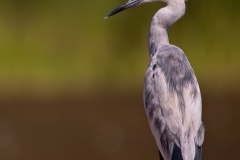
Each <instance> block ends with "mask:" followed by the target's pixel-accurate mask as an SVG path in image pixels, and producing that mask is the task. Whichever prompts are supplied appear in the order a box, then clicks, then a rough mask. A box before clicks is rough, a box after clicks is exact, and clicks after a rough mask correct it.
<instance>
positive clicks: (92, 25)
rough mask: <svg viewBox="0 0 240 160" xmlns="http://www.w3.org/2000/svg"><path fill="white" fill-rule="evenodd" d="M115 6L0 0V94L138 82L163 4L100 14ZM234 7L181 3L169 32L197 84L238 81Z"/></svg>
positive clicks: (233, 0) (221, 84)
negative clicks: (182, 10) (153, 23)
mask: <svg viewBox="0 0 240 160" xmlns="http://www.w3.org/2000/svg"><path fill="white" fill-rule="evenodd" d="M121 3H123V2H122V1H95V2H94V1H85V2H84V1H76V0H71V1H63V0H59V1H55V0H49V1H46V0H44V1H30V0H24V1H23V0H22V1H17V0H4V1H1V2H0V37H1V39H0V45H1V47H0V72H1V74H0V84H1V91H2V92H9V91H10V90H12V91H13V90H19V87H20V88H22V89H24V90H28V91H29V90H33V91H34V92H35V91H36V90H43V91H44V90H49V89H52V90H57V89H58V88H59V87H63V86H68V85H70V86H71V85H73V84H74V86H78V87H79V89H81V90H84V91H89V90H91V91H93V90H95V89H96V88H101V87H103V88H105V87H108V86H111V85H113V86H120V87H119V88H120V89H124V90H125V89H127V88H129V87H130V89H131V88H132V87H133V88H134V87H135V88H136V87H137V88H139V87H141V84H142V80H143V78H142V77H143V74H144V72H145V69H146V67H147V63H148V50H147V38H148V28H149V25H150V22H151V17H152V16H153V15H154V13H155V12H156V11H157V9H158V8H159V7H163V4H162V3H152V4H147V5H144V6H140V7H136V8H134V9H131V10H128V11H125V12H123V13H121V14H119V15H116V16H114V17H111V18H110V19H107V20H104V19H103V17H104V16H105V15H106V14H107V13H108V12H109V11H110V10H112V9H113V8H114V7H116V6H118V5H119V4H121ZM239 6H240V4H239V1H237V0H231V1H221V0H218V1H208V2H205V1H188V2H187V12H186V14H185V16H184V17H183V18H182V19H181V20H180V21H178V22H177V23H176V24H175V25H173V26H172V27H171V29H170V31H169V32H170V33H169V36H170V41H171V43H173V44H175V45H177V46H179V47H181V48H182V49H183V50H184V51H185V53H186V54H187V56H188V58H189V60H190V62H191V64H192V66H193V68H194V70H195V72H196V74H197V76H198V78H199V81H200V82H201V84H202V85H207V86H209V87H211V89H216V88H219V87H221V88H222V87H223V88H235V87H236V85H238V86H239V83H238V82H239V81H240V72H239V71H238V70H239V68H240V54H239V51H240V46H239V44H238V43H239V42H240V32H239V28H240V21H239V16H240V12H239ZM219 79H221V81H220V80H219ZM209 84H210V85H209ZM124 86H125V87H124ZM122 87H124V88H122Z"/></svg>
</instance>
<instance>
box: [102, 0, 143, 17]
mask: <svg viewBox="0 0 240 160" xmlns="http://www.w3.org/2000/svg"><path fill="white" fill-rule="evenodd" d="M141 2H143V0H129V1H127V2H126V3H124V4H123V5H121V6H119V7H117V8H116V9H114V10H113V11H112V12H110V13H109V14H108V15H107V16H106V17H105V19H106V18H108V17H110V16H112V15H114V14H117V13H119V12H121V11H124V10H126V9H128V8H131V7H134V6H138V5H140V4H142V3H141Z"/></svg>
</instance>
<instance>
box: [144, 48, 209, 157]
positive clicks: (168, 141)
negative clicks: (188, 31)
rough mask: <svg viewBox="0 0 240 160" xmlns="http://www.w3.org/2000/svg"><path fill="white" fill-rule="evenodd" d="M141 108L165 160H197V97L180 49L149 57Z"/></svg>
mask: <svg viewBox="0 0 240 160" xmlns="http://www.w3.org/2000/svg"><path fill="white" fill-rule="evenodd" d="M144 105H145V110H146V113H147V116H148V120H149V124H150V128H151V131H152V133H153V135H154V137H155V139H156V142H157V145H158V148H159V150H160V152H161V154H162V155H163V157H164V159H165V160H171V159H174V160H175V159H176V158H174V157H178V159H183V160H193V159H196V160H198V159H197V157H199V155H200V157H199V158H201V154H199V152H200V151H201V145H202V143H203V134H204V128H203V126H202V120H201V111H202V105H201V94H200V89H199V86H198V82H197V79H196V77H195V74H194V72H193V70H192V68H191V66H190V64H189V62H188V59H187V57H186V56H185V54H184V53H183V51H182V50H181V49H180V48H178V47H176V46H173V45H163V46H161V47H160V48H159V49H158V50H157V51H156V53H155V54H153V55H152V57H151V59H150V63H149V67H148V70H147V71H146V74H145V86H144ZM196 155H197V156H196ZM176 160H177V159H176Z"/></svg>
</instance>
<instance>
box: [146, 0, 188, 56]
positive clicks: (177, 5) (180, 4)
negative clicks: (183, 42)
mask: <svg viewBox="0 0 240 160" xmlns="http://www.w3.org/2000/svg"><path fill="white" fill-rule="evenodd" d="M184 13H185V2H184V0H176V1H174V2H171V3H170V2H169V3H168V5H167V6H166V7H164V8H162V9H160V10H159V11H158V12H157V13H156V14H155V15H154V17H153V19H152V23H151V27H150V32H149V46H148V48H149V54H150V56H153V55H154V54H155V52H156V51H157V49H158V48H159V47H161V46H162V45H166V44H169V40H168V28H169V27H170V26H171V25H172V24H173V23H174V22H176V21H177V20H178V19H179V18H181V17H182V16H183V15H184Z"/></svg>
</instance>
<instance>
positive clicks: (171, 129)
mask: <svg viewBox="0 0 240 160" xmlns="http://www.w3.org/2000/svg"><path fill="white" fill-rule="evenodd" d="M155 1H162V2H164V3H166V6H165V7H163V8H161V9H159V10H158V11H157V13H156V14H155V15H154V16H153V18H152V22H151V26H150V31H149V39H148V40H149V41H148V51H149V64H148V69H147V71H146V73H145V77H144V91H143V99H144V108H145V111H146V114H147V118H148V122H149V126H150V130H151V132H152V134H153V136H154V138H155V141H156V144H157V146H158V150H159V156H160V159H164V160H200V159H201V158H202V144H203V141H204V134H205V133H204V132H205V129H204V125H203V122H202V99H201V93H200V88H199V84H198V81H197V78H196V76H195V73H194V71H193V69H192V67H191V65H190V63H189V61H188V59H187V57H186V55H185V54H184V52H183V50H182V49H180V48H179V47H177V46H175V45H172V44H170V43H169V39H168V29H169V27H170V26H171V25H172V24H173V23H175V22H176V21H177V20H178V19H180V18H181V17H182V16H183V15H184V13H185V6H186V5H185V0H128V1H127V2H126V3H124V4H122V5H120V6H119V7H117V8H116V9H114V10H113V11H112V12H110V13H109V14H108V15H107V16H106V17H105V18H108V17H110V16H112V15H115V14H117V13H119V12H121V11H124V10H126V9H128V8H131V7H134V6H139V5H141V4H145V3H150V2H155Z"/></svg>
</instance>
